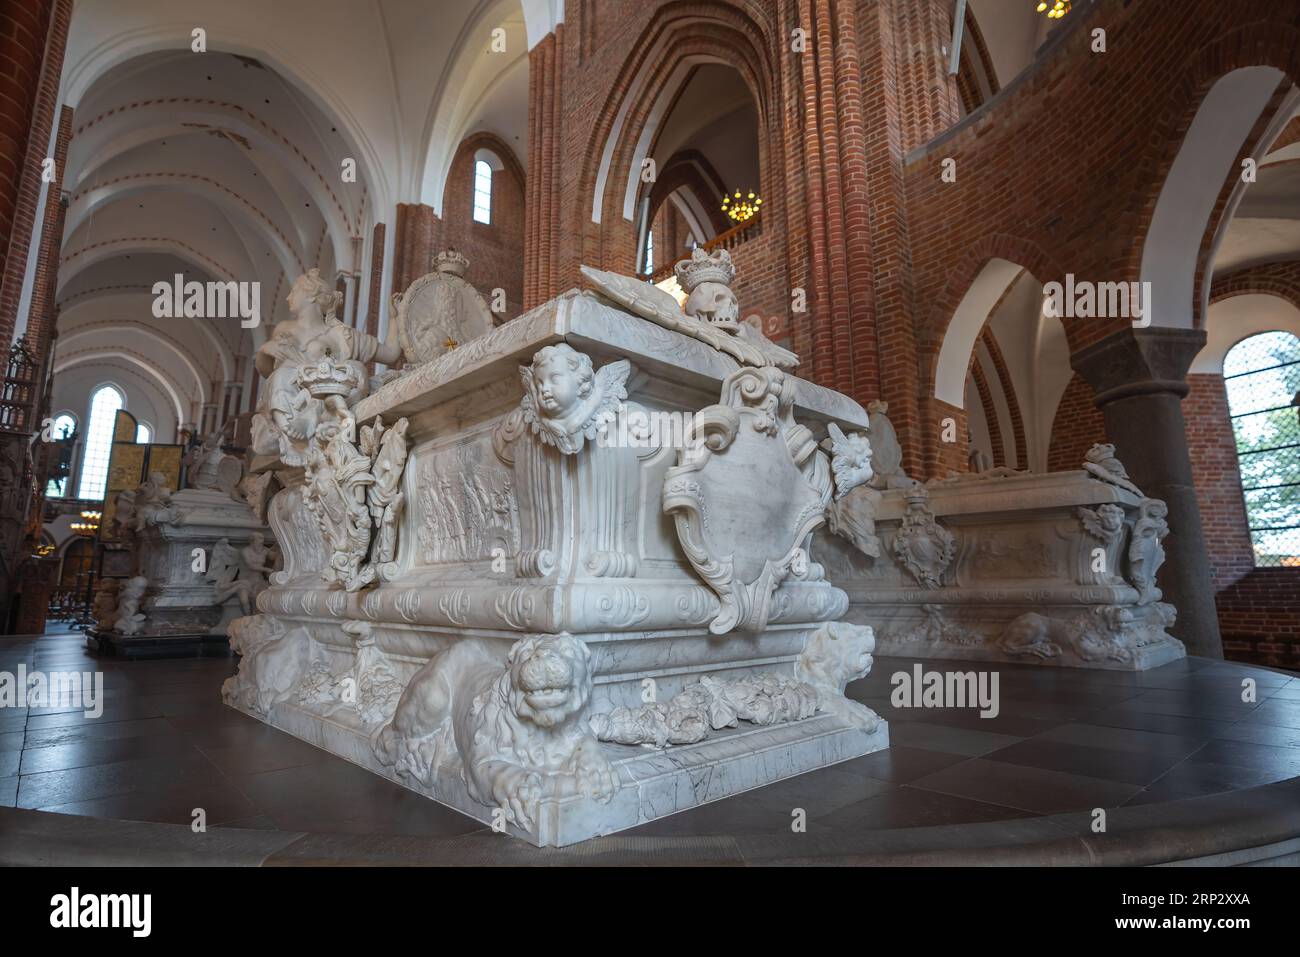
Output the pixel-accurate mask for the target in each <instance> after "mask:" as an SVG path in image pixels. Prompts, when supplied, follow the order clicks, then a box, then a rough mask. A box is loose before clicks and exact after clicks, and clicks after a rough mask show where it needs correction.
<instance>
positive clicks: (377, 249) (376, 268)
mask: <svg viewBox="0 0 1300 957" xmlns="http://www.w3.org/2000/svg"><path fill="white" fill-rule="evenodd" d="M386 232H387V227H386V226H385V225H384V224H383V223H375V229H374V232H373V234H372V236H373V238H372V239H371V241H370V291H369V292H368V294H367V299H366V318H365V322H364V324H363V323H362V322H360V321H358V322H357V327H358V328H361V329H364V330H365V331H366V332H368V333H370V334H371V335H372V336H374V337H375V338H376V339H377V338H379V306H380V302H379V297H380V296H382V295H383V294H384V236H385V233H386ZM368 368H369V369H370V374H371V375H374V372H375V363H374V362H370V363H368ZM253 384H254V388H256V386H257V382H256V381H255V382H254V383H253ZM256 397H257V396H256V392H255V393H254V399H256Z"/></svg>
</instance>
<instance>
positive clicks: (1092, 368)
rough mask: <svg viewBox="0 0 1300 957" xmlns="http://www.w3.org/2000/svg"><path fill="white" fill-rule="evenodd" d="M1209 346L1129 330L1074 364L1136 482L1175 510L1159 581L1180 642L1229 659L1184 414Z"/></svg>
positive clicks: (1184, 332) (1195, 339)
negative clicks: (1196, 367) (1191, 380)
mask: <svg viewBox="0 0 1300 957" xmlns="http://www.w3.org/2000/svg"><path fill="white" fill-rule="evenodd" d="M1204 345H1205V331H1204V330H1202V329H1170V328H1161V327H1152V328H1148V329H1124V330H1122V331H1120V332H1116V333H1114V334H1113V335H1110V336H1107V337H1106V338H1105V339H1103V340H1101V341H1100V342H1098V343H1095V344H1094V345H1091V346H1088V347H1087V348H1085V349H1082V350H1080V351H1079V352H1076V353H1075V354H1074V355H1073V356H1072V357H1071V359H1070V364H1071V365H1072V366H1073V367H1074V369H1075V371H1076V372H1078V373H1079V374H1080V375H1081V376H1083V377H1084V379H1086V380H1087V381H1088V384H1089V385H1091V386H1092V390H1093V393H1094V395H1095V398H1094V401H1095V402H1096V404H1097V408H1099V409H1101V412H1102V415H1103V416H1104V417H1105V420H1106V435H1107V437H1108V438H1109V440H1110V441H1111V442H1113V443H1114V444H1115V450H1116V455H1117V456H1118V457H1119V460H1120V461H1121V462H1123V463H1124V466H1125V468H1127V469H1128V473H1129V476H1130V477H1131V478H1132V479H1133V481H1134V482H1136V483H1137V485H1138V487H1139V488H1141V489H1142V490H1143V491H1144V492H1145V493H1146V494H1147V495H1149V496H1151V497H1152V498H1159V499H1164V501H1165V503H1166V504H1167V505H1168V506H1169V517H1168V521H1169V535H1168V537H1167V538H1166V539H1165V542H1164V546H1165V552H1166V556H1167V557H1166V559H1165V564H1164V566H1163V567H1162V568H1161V569H1160V572H1159V575H1158V578H1157V581H1158V583H1159V585H1160V589H1161V591H1163V592H1164V600H1165V601H1167V602H1169V603H1170V604H1172V605H1174V606H1175V607H1176V608H1177V609H1178V623H1177V624H1176V625H1175V626H1174V628H1173V629H1172V632H1173V634H1174V635H1175V636H1176V637H1178V638H1180V639H1181V640H1182V641H1183V642H1184V643H1185V644H1186V645H1187V650H1188V652H1189V653H1190V654H1194V655H1202V656H1205V657H1207V658H1222V657H1223V641H1222V639H1221V638H1220V637H1219V619H1218V614H1217V612H1216V611H1215V607H1214V586H1213V584H1212V582H1211V580H1210V562H1209V556H1208V554H1207V552H1206V548H1205V535H1204V532H1203V531H1202V528H1201V513H1200V509H1199V508H1198V507H1197V504H1196V489H1195V487H1194V485H1193V483H1192V463H1191V458H1190V457H1189V455H1188V452H1187V430H1186V426H1185V424H1184V422H1183V411H1182V406H1181V403H1182V399H1183V396H1185V395H1187V391H1188V385H1187V379H1186V377H1187V369H1188V367H1189V366H1190V365H1191V362H1192V359H1193V358H1194V357H1195V356H1196V354H1197V353H1198V352H1200V350H1201V348H1202V347H1203V346H1204Z"/></svg>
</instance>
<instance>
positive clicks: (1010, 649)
mask: <svg viewBox="0 0 1300 957" xmlns="http://www.w3.org/2000/svg"><path fill="white" fill-rule="evenodd" d="M1157 611H1158V612H1159V615H1158V616H1157V618H1156V620H1155V621H1154V622H1151V621H1146V622H1142V623H1139V622H1137V621H1136V620H1135V617H1134V614H1133V612H1132V611H1131V610H1130V609H1129V608H1126V607H1124V606H1122V605H1102V606H1098V607H1095V608H1091V609H1089V610H1088V611H1084V612H1081V613H1079V614H1076V615H1074V616H1073V617H1071V618H1068V619H1060V618H1051V617H1049V616H1047V615H1040V614H1038V613H1037V612H1026V613H1025V614H1023V615H1021V616H1020V617H1019V618H1016V619H1015V620H1014V621H1012V622H1011V623H1010V624H1008V625H1007V627H1006V630H1005V631H1003V633H1002V636H1001V637H1000V638H999V639H998V645H999V647H1000V648H1001V649H1002V651H1003V652H1004V653H1005V654H1007V655H1010V656H1012V657H1023V656H1029V657H1034V658H1039V659H1051V658H1058V657H1062V656H1074V657H1077V658H1078V659H1080V660H1082V661H1105V660H1110V661H1121V662H1125V661H1130V660H1132V658H1133V656H1134V653H1135V652H1136V651H1137V650H1138V649H1140V648H1142V647H1143V646H1144V645H1146V644H1151V643H1154V642H1156V641H1166V642H1167V641H1172V640H1174V639H1171V638H1169V637H1168V636H1166V635H1165V634H1164V633H1163V630H1162V629H1163V628H1165V627H1168V626H1170V625H1172V624H1173V618H1174V609H1173V606H1171V605H1159V606H1158V607H1157Z"/></svg>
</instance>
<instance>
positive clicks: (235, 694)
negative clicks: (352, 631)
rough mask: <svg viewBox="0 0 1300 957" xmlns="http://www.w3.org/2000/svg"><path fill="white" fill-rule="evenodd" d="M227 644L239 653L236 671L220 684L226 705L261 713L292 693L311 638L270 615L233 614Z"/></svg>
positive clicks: (303, 671) (305, 667)
mask: <svg viewBox="0 0 1300 957" xmlns="http://www.w3.org/2000/svg"><path fill="white" fill-rule="evenodd" d="M228 633H229V636H230V648H231V650H232V651H234V652H235V653H236V654H238V655H240V656H241V661H240V662H239V674H237V675H235V676H234V677H232V678H227V679H226V681H225V684H223V685H222V686H221V698H222V700H223V701H225V702H226V704H228V705H232V706H234V707H239V708H244V709H246V710H248V711H252V712H255V713H256V714H260V715H262V716H266V715H267V714H269V713H270V711H271V709H272V708H274V707H275V705H276V704H278V703H279V702H281V701H287V700H289V699H290V698H291V697H293V696H294V694H296V689H297V687H298V683H299V682H300V681H301V680H302V678H303V676H304V675H306V674H307V672H308V669H309V668H310V665H311V638H310V636H309V635H308V634H307V630H306V629H305V628H303V627H301V626H298V627H292V628H287V627H286V626H285V625H284V623H283V622H281V621H280V620H279V619H278V618H273V617H271V616H270V615H251V616H248V617H245V618H236V619H235V620H234V621H232V622H231V623H230V629H229V632H228Z"/></svg>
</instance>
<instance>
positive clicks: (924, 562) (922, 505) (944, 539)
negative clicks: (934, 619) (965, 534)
mask: <svg viewBox="0 0 1300 957" xmlns="http://www.w3.org/2000/svg"><path fill="white" fill-rule="evenodd" d="M956 553H957V540H956V538H955V537H954V536H953V534H952V532H950V531H948V529H946V528H944V527H943V526H942V525H940V524H939V523H938V522H937V521H936V520H935V517H934V512H932V511H931V510H930V493H929V492H927V491H926V490H925V488H924V487H920V486H918V487H916V488H914V489H912V490H911V491H909V492H908V493H907V511H906V512H904V513H903V521H902V523H901V524H900V525H899V527H898V531H897V532H896V533H895V535H894V557H895V558H896V559H898V562H899V564H901V565H902V566H903V567H904V568H906V569H907V570H908V571H909V572H911V574H912V577H913V578H915V579H916V580H917V581H918V582H919V583H920V584H922V585H924V586H925V587H926V588H938V587H939V584H940V580H941V579H942V578H943V573H944V572H945V571H946V570H947V568H948V566H949V565H950V564H952V560H953V557H954V556H955V555H956Z"/></svg>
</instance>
